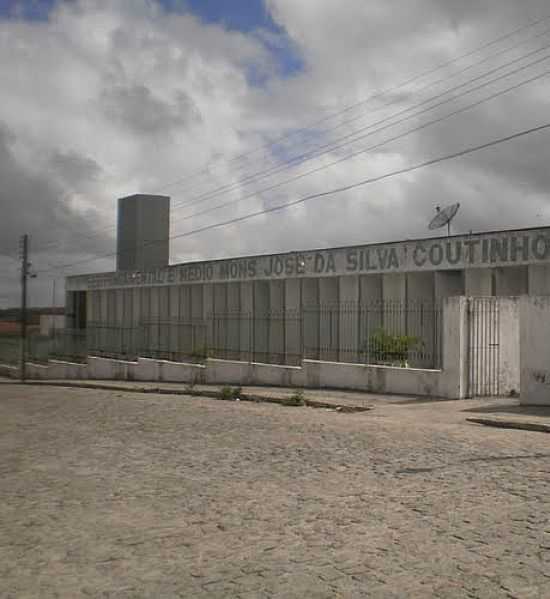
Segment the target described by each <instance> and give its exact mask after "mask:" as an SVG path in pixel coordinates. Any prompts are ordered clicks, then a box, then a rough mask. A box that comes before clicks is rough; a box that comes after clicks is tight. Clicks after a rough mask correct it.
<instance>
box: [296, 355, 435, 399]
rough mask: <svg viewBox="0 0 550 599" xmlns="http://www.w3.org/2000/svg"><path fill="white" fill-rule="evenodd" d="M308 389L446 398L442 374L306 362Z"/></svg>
mask: <svg viewBox="0 0 550 599" xmlns="http://www.w3.org/2000/svg"><path fill="white" fill-rule="evenodd" d="M303 365H304V369H305V378H306V385H305V386H307V387H313V388H323V387H334V388H337V389H354V390H361V391H369V392H372V393H389V394H398V395H422V396H432V397H446V395H445V393H446V389H445V388H444V386H443V385H442V384H441V381H442V379H443V378H444V377H445V375H444V373H443V371H441V370H420V369H416V368H395V367H392V366H371V365H366V364H342V363H341V362H320V361H314V360H304V362H303Z"/></svg>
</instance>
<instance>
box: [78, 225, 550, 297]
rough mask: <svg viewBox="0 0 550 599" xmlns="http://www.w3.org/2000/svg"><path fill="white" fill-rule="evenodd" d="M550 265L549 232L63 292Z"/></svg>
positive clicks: (237, 262)
mask: <svg viewBox="0 0 550 599" xmlns="http://www.w3.org/2000/svg"><path fill="white" fill-rule="evenodd" d="M541 262H550V227H546V228H541V229H533V230H528V231H510V232H502V233H494V234H486V235H464V236H457V237H451V238H449V239H445V238H440V239H426V240H418V241H404V242H399V243H387V244H376V245H365V246H360V247H351V248H341V249H330V250H320V251H312V252H292V253H285V254H275V255H271V256H257V257H246V258H238V259H234V260H213V261H206V262H194V263H190V264H179V265H175V266H171V267H167V268H164V269H160V270H156V271H153V272H144V273H141V272H114V273H106V274H98V275H87V276H86V275H82V276H75V277H69V278H68V279H67V289H98V288H107V287H124V286H130V287H134V286H141V285H144V286H151V285H179V284H182V283H204V282H223V281H246V280H258V279H276V278H291V277H317V276H321V277H322V276H339V275H351V274H369V273H384V272H406V271H410V272H415V271H430V270H432V271H433V270H446V269H461V268H470V267H491V266H501V265H502V266H506V265H510V266H512V265H515V264H536V263H541Z"/></svg>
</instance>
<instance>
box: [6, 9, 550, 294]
mask: <svg viewBox="0 0 550 599" xmlns="http://www.w3.org/2000/svg"><path fill="white" fill-rule="evenodd" d="M266 7H267V9H268V10H269V11H270V12H271V14H272V15H273V17H274V19H275V20H276V21H277V22H278V23H279V24H280V25H281V27H282V28H283V29H284V30H285V31H286V33H287V34H288V36H289V37H290V39H291V43H290V47H293V48H295V49H296V51H298V52H300V54H301V56H302V58H303V60H304V62H305V68H304V70H303V72H300V73H295V74H294V75H293V76H292V77H290V78H284V77H281V76H280V75H279V71H278V70H277V68H275V66H274V62H273V61H272V59H271V57H270V54H269V46H270V45H271V46H273V45H275V44H276V40H273V39H272V38H271V37H270V35H269V34H267V33H266V32H261V31H259V32H251V33H250V34H241V33H237V32H234V31H232V32H229V31H226V30H224V29H223V27H221V26H217V25H205V24H204V23H201V22H200V21H199V20H198V19H196V18H195V17H193V16H192V15H189V14H181V15H167V14H165V13H164V12H163V11H162V10H161V9H160V8H158V7H155V5H154V4H153V3H149V2H146V1H145V0H132V1H130V0H125V1H123V2H116V3H113V2H107V0H79V1H76V2H73V3H70V4H69V3H63V4H62V5H61V4H60V5H59V8H58V9H57V10H56V11H55V12H54V13H53V14H52V15H51V17H50V20H49V22H45V23H35V24H32V25H31V24H25V23H17V22H14V21H6V22H2V21H0V34H1V35H0V68H1V69H2V73H3V77H4V80H5V82H6V85H5V87H4V88H3V102H2V104H1V105H0V120H2V121H4V122H5V123H7V126H8V127H9V130H10V131H11V134H8V132H7V130H6V128H4V129H3V130H2V131H1V132H0V175H1V176H2V181H3V185H2V189H0V194H1V195H0V200H1V202H2V204H1V205H2V207H3V208H4V213H5V214H3V218H2V220H1V221H0V233H1V234H2V238H3V243H2V244H1V245H2V247H4V246H5V245H6V244H7V245H9V246H10V247H15V246H16V244H17V237H18V236H19V234H20V233H22V232H24V231H29V232H31V233H32V234H33V243H34V244H35V247H37V248H38V247H39V246H40V245H45V244H48V243H50V244H51V243H52V242H55V243H57V244H59V246H60V248H58V249H55V250H54V249H49V250H44V251H43V252H40V253H39V254H38V255H37V261H38V262H39V263H40V262H41V263H43V264H47V263H48V262H55V263H71V262H78V261H80V260H83V259H87V258H91V257H94V256H103V255H105V254H109V253H111V252H112V251H113V249H114V244H113V231H112V228H111V229H110V228H109V227H112V224H113V222H114V218H115V199H116V198H117V197H120V196H122V195H126V194H129V193H135V192H142V191H151V192H155V191H160V190H162V191H163V192H164V193H168V194H171V195H172V197H173V205H174V206H176V208H175V209H174V211H173V216H172V218H173V226H172V233H173V234H174V235H178V234H181V233H183V232H185V231H189V230H191V229H193V228H195V227H199V226H202V225H205V224H209V223H212V222H215V221H218V220H224V219H229V218H232V217H234V216H237V215H243V214H246V213H248V212H250V211H254V210H258V209H260V208H261V207H262V206H271V205H273V204H277V203H282V202H285V201H288V200H290V199H293V198H297V197H300V196H304V195H307V194H309V193H315V192H319V191H323V190H326V189H331V188H334V187H338V186H340V185H345V184H346V183H350V182H354V181H358V180H361V179H364V178H366V177H369V176H374V175H377V174H381V173H384V172H388V171H390V170H393V169H397V168H401V167H403V166H406V165H408V164H413V163H416V162H419V161H421V160H424V159H427V158H431V157H434V156H438V155H442V154H446V153H448V152H452V151H455V150H458V149H461V148H463V147H466V146H469V145H475V144H476V143H482V142H484V141H487V140H489V139H492V138H496V137H499V136H502V135H507V134H509V133H512V132H514V131H518V130H520V129H522V128H528V127H531V126H534V125H536V124H539V123H540V122H543V121H544V120H547V119H548V90H549V80H548V79H545V80H541V81H540V82H538V83H534V84H531V85H529V86H526V87H524V88H521V89H518V90H516V91H514V92H512V93H510V94H507V95H504V96H501V97H500V98H495V99H494V100H491V101H490V102H487V103H485V104H482V105H480V106H478V107H476V108H474V109H472V110H469V111H467V112H464V113H462V114H460V115H457V116H455V117H452V118H449V119H447V120H445V121H444V122H442V123H439V124H437V125H433V126H431V127H428V128H425V129H423V130H422V131H419V132H417V133H415V134H413V135H409V136H407V137H403V138H402V139H400V140H398V141H394V142H392V143H390V144H387V145H384V146H382V147H380V148H379V149H377V150H375V151H372V152H369V153H367V154H363V155H360V156H358V157H356V158H354V159H353V160H347V161H345V162H342V163H340V164H338V165H334V166H332V167H330V168H326V169H323V170H320V171H319V172H317V173H316V174H315V175H311V176H309V177H304V178H301V179H299V180H297V181H295V182H293V183H291V184H288V185H285V186H283V187H280V188H279V189H274V190H271V191H263V192H261V193H260V191H261V190H262V189H263V188H264V187H267V186H269V185H272V184H276V183H280V182H282V181H283V179H286V178H287V177H290V176H293V175H299V174H300V173H303V172H305V171H306V170H309V169H312V168H316V167H322V166H326V165H327V164H328V163H330V162H332V161H334V160H336V159H338V158H340V157H345V156H346V155H348V154H349V153H350V152H351V151H356V150H359V149H361V148H366V147H369V146H371V145H374V144H377V143H381V142H384V141H385V140H386V139H387V138H388V137H390V136H393V135H398V134H399V133H403V132H405V131H406V130H407V129H409V128H411V127H414V126H416V125H420V124H422V123H424V122H426V120H427V119H430V118H434V117H435V116H438V115H439V116H444V115H445V114H447V112H450V111H452V110H453V109H455V108H457V107H460V106H464V105H465V104H466V103H467V102H470V101H475V100H476V99H480V98H482V97H483V96H484V94H489V93H491V92H494V91H497V90H498V89H501V87H504V86H505V84H506V82H502V83H500V84H494V85H493V86H492V87H490V88H487V90H486V91H485V92H483V91H479V92H476V94H473V95H472V96H470V97H465V98H463V99H459V100H457V101H456V102H455V103H453V104H449V105H448V106H445V107H443V106H442V107H440V108H438V109H437V110H436V111H434V113H433V114H432V113H427V114H426V115H423V116H418V117H415V118H411V119H410V121H407V122H406V123H403V124H401V125H397V126H395V127H392V128H388V129H387V130H384V131H380V132H379V133H377V134H374V135H370V136H369V137H366V138H364V139H362V140H359V141H357V142H355V143H352V144H350V145H349V146H346V147H344V148H341V149H339V150H338V151H333V152H328V153H327V154H326V155H324V156H321V157H319V158H316V159H315V160H312V161H310V162H308V163H307V164H304V165H303V166H296V167H294V168H293V169H292V170H289V171H281V172H279V173H278V174H274V175H273V176H266V177H265V178H264V179H263V180H262V181H257V182H254V183H253V184H251V183H249V184H246V183H243V182H242V181H240V179H242V178H243V177H249V176H251V175H253V174H254V173H256V172H258V171H260V170H265V169H267V168H269V167H270V166H274V165H275V166H276V165H279V164H281V161H283V160H285V159H289V158H292V157H294V156H297V155H299V154H300V153H301V152H303V151H304V150H306V149H308V148H309V149H312V148H313V147H314V145H315V144H320V143H329V142H334V141H336V140H337V139H338V138H339V137H340V136H341V135H345V134H348V133H353V132H354V131H356V130H357V129H358V128H359V127H367V126H368V125H369V123H372V122H374V121H377V120H379V119H382V118H387V117H390V116H391V115H392V114H393V113H394V112H396V111H398V110H401V109H403V108H405V107H406V106H407V105H408V104H409V103H411V102H418V101H421V100H422V99H424V98H428V97H430V95H433V94H437V93H440V92H441V91H442V90H443V89H445V88H446V86H448V85H453V84H456V83H459V82H463V81H466V80H467V79H468V78H469V77H474V76H475V75H478V74H482V73H484V72H485V71H486V70H488V69H489V68H492V67H494V66H497V65H498V64H501V63H502V62H504V61H506V60H510V59H511V58H513V57H516V56H519V55H521V53H522V52H527V51H529V50H531V49H534V48H536V47H539V46H542V45H543V44H547V43H550V35H549V36H547V37H541V38H539V39H538V40H532V41H528V37H529V36H531V35H533V34H535V33H536V32H542V31H543V30H544V28H545V27H550V21H548V22H547V23H546V24H541V25H539V26H538V27H534V28H532V29H526V30H525V31H523V32H520V33H518V34H517V35H516V36H513V37H511V38H510V39H509V40H506V41H503V42H502V43H500V44H496V45H494V46H492V47H491V48H490V49H486V50H483V51H481V52H479V53H478V54H475V55H472V56H471V57H469V58H467V59H465V60H463V61H462V62H460V63H459V64H458V65H455V66H453V67H448V68H446V69H444V70H442V71H440V72H438V73H436V74H434V75H433V76H429V77H426V78H424V79H422V80H420V81H419V82H416V83H411V84H409V85H407V86H405V87H402V88H400V89H393V91H392V93H391V94H388V95H386V96H384V97H383V98H378V99H377V100H376V101H374V102H372V103H369V104H363V105H361V106H360V107H358V108H356V109H354V110H351V111H347V112H346V113H344V115H343V116H341V117H339V118H335V119H334V120H329V121H326V122H325V123H323V124H320V125H318V126H317V127H316V129H315V132H314V133H307V132H306V133H304V132H301V133H300V134H299V135H296V136H295V137H293V138H291V139H290V140H287V141H286V142H285V143H280V144H279V145H278V148H277V149H275V150H262V151H257V148H258V146H259V145H261V143H262V141H264V140H273V139H277V138H278V137H280V136H281V135H282V134H284V133H285V132H289V131H298V130H300V129H302V128H303V127H304V126H306V125H307V124H308V123H311V122H314V121H316V120H318V119H320V118H321V117H323V116H327V115H329V114H330V113H331V112H332V111H337V110H341V109H343V108H344V107H346V106H348V105H351V104H353V103H355V102H358V101H359V100H361V99H364V98H367V97H369V96H370V95H371V94H373V93H375V92H377V91H378V90H380V89H386V88H394V87H395V85H396V84H397V83H399V82H400V81H404V80H407V79H409V78H411V77H412V76H413V75H414V74H415V73H420V72H422V71H425V70H428V69H430V68H433V67H434V66H435V65H438V64H441V63H444V62H445V61H448V60H450V59H452V58H453V57H455V56H458V55H461V54H463V53H465V52H468V51H469V50H471V49H472V48H475V47H476V46H479V45H481V44H484V43H487V42H488V41H489V40H491V39H493V38H496V37H497V36H499V35H502V34H503V33H505V32H507V31H511V30H513V29H515V28H517V27H519V26H520V25H522V24H525V23H527V22H528V21H529V20H530V19H536V18H539V17H541V16H543V15H544V14H545V12H546V11H547V10H548V7H547V0H527V1H524V2H517V1H516V0H481V1H479V0H465V1H461V2H457V1H456V0H418V1H417V2H407V1H405V0H388V1H387V2H380V1H379V0H347V1H346V10H342V7H341V5H340V4H339V3H335V2H333V1H332V0H300V2H296V0H266ZM521 40H525V41H526V43H525V45H524V46H521V47H518V48H517V49H516V50H514V51H513V52H511V53H510V54H509V55H508V54H507V55H502V56H501V57H495V58H494V60H491V61H487V62H486V63H484V64H483V65H480V66H479V67H472V69H471V70H470V71H468V72H467V73H464V74H463V75H455V76H453V73H454V72H455V71H456V70H458V69H459V68H461V67H464V66H467V65H469V64H472V65H475V63H476V61H478V60H479V59H480V58H482V57H486V56H487V55H488V53H489V52H490V51H496V50H498V49H501V48H504V47H506V46H507V45H512V44H515V43H517V42H519V41H521ZM541 55H542V54H541ZM29 57H35V58H33V60H30V59H29ZM549 65H550V61H549V62H548V64H547V65H546V66H544V65H542V64H541V65H540V66H537V67H533V68H532V69H531V71H529V72H530V73H538V72H542V71H543V70H544V69H545V68H550V66H549ZM251 68H252V70H254V71H255V72H257V73H260V74H261V75H262V78H263V79H265V81H263V84H262V85H254V84H253V83H254V82H251V81H250V80H249V79H247V75H249V74H250V72H251ZM523 76H525V77H526V76H528V72H527V71H526V72H525V73H522V74H521V77H523ZM442 77H448V82H447V83H441V84H439V85H434V86H433V87H430V88H427V89H425V90H424V91H422V92H419V91H418V89H419V87H420V86H423V85H425V84H427V83H429V82H430V81H435V80H436V79H439V78H442ZM519 78H520V75H517V76H515V77H512V78H511V79H510V81H511V82H514V81H517V80H519ZM37 86H39V88H40V90H41V94H40V97H38V95H37V94H36V89H37ZM499 86H500V87H499ZM388 103H391V106H389V105H388ZM350 117H357V119H356V120H354V121H353V122H352V123H349V124H347V125H345V126H341V127H339V128H336V129H334V130H329V129H328V127H329V125H331V124H332V125H334V126H336V125H341V124H342V121H343V120H345V119H348V118H350ZM548 147H549V144H548V135H547V134H540V135H533V136H531V137H529V138H525V139H523V140H518V141H517V142H513V143H511V144H509V145H506V146H501V147H499V148H493V149H491V150H487V151H485V152H480V153H477V154H474V155H471V156H468V157H464V158H462V159H459V160H456V161H453V162H448V163H445V164H441V165H438V166H434V167H430V168H427V169H425V170H422V171H417V172H415V173H411V174H409V175H403V176H400V177H396V178H394V179H389V180H387V181H385V182H383V183H378V184H375V185H372V186H368V187H364V188H359V189H356V190H353V191H350V192H347V193H345V194H341V195H338V196H334V197H330V198H326V199H324V200H321V201H315V202H311V203H310V204H306V205H304V206H301V207H299V208H294V209H292V210H289V211H288V212H282V213H279V214H278V215H274V216H271V217H262V218H258V219H254V220H251V221H250V222H248V223H243V224H242V225H238V226H231V227H227V228H224V229H216V230H213V231H210V232H208V233H205V234H201V235H197V236H192V237H188V238H182V239H178V240H174V242H173V243H172V251H173V255H174V256H178V257H179V258H180V259H190V258H194V259H197V258H207V257H221V256H230V255H233V256H234V255H239V254H246V253H260V252H272V251H282V250H289V249H297V248H312V247H320V246H329V245H344V244H348V243H359V242H369V241H382V240H390V239H395V238H406V237H414V236H420V235H428V234H429V232H428V231H427V228H426V224H427V222H428V220H429V218H430V217H431V215H432V213H433V210H434V206H435V205H437V204H440V205H442V204H446V203H451V202H455V201H459V202H461V204H462V208H461V211H460V213H459V215H458V217H457V219H456V228H457V230H460V231H468V230H470V229H473V230H480V229H494V228H498V227H511V226H529V225H541V224H544V223H545V222H547V220H545V219H546V217H547V216H548V215H550V203H549V202H548V194H547V190H548V189H549V186H550V175H549V170H548V163H549V159H550V155H549V150H548ZM239 154H245V155H246V157H245V158H244V159H242V160H239V161H228V160H227V159H224V158H223V157H224V156H226V157H227V156H229V157H231V156H235V155H239ZM213 158H216V161H215V162H214V163H213V164H210V167H209V168H208V169H207V170H203V167H204V165H205V164H207V163H211V161H212V159H213ZM197 172H201V173H207V174H206V175H204V174H201V175H196V174H195V173H197ZM175 180H181V183H180V184H178V185H174V186H171V187H169V188H165V187H164V186H165V185H166V184H167V183H169V182H173V181H175ZM219 187H222V188H223V189H224V191H223V192H222V193H220V194H219V196H218V197H217V198H213V199H211V200H209V201H204V202H202V201H201V202H197V203H196V204H194V205H193V206H192V207H189V206H188V207H186V208H178V207H177V205H178V204H184V203H186V202H190V201H193V200H197V198H199V197H201V196H203V198H204V194H208V193H210V192H212V191H213V190H216V189H217V188H219ZM254 190H256V191H257V192H258V195H257V196H256V197H254V198H250V199H246V200H244V201H243V202H241V203H239V204H236V205H233V206H231V207H228V208H226V209H224V210H220V211H217V212H212V213H211V214H209V215H207V216H206V215H205V216H202V217H195V218H193V219H190V220H185V221H183V220H181V217H182V216H184V215H189V214H191V213H192V212H194V211H195V210H200V209H203V208H206V207H209V206H213V205H216V204H218V203H221V202H225V201H230V200H232V199H239V198H243V197H244V196H245V195H249V194H250V192H251V191H254ZM60 198H61V199H60ZM178 219H179V220H178ZM87 236H92V239H88V238H87ZM14 244H15V246H14ZM112 265H113V260H112V258H103V259H102V260H98V261H94V262H88V263H85V264H83V265H81V266H76V267H75V268H74V269H72V270H70V271H69V272H87V271H94V270H103V269H109V268H112ZM1 266H2V265H1V264H0V267H1ZM6 268H7V263H6ZM6 280H7V279H6ZM10 281H11V279H10ZM6 285H8V283H6ZM8 286H10V289H11V288H12V287H13V282H11V283H9V285H8ZM40 293H41V292H40V290H39V289H37V297H38V298H39V297H40ZM43 293H44V294H45V296H44V297H48V294H47V291H46V290H43ZM14 297H15V296H14ZM37 301H38V300H37Z"/></svg>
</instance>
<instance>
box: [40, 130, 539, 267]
mask: <svg viewBox="0 0 550 599" xmlns="http://www.w3.org/2000/svg"><path fill="white" fill-rule="evenodd" d="M547 129H550V122H549V123H544V124H542V125H538V126H537V127H531V128H529V129H524V130H522V131H518V132H516V133H513V134H511V135H507V136H505V137H500V138H497V139H493V140H491V141H488V142H485V143H483V144H479V145H475V146H469V147H467V148H464V149H462V150H459V151H457V152H452V153H449V154H444V155H443V156H438V157H436V158H431V159H429V160H425V161H422V162H419V163H417V164H413V165H410V166H408V167H404V168H401V169H398V170H394V171H390V172H388V173H385V174H383V175H377V176H375V177H369V178H367V179H363V180H361V181H357V182H355V183H351V184H349V185H344V186H342V187H336V188H333V189H330V190H327V191H323V192H318V193H314V194H310V195H307V196H304V197H301V198H298V199H296V200H293V201H291V202H286V203H284V204H279V205H277V206H272V207H270V208H264V209H263V210H258V211H256V212H251V213H249V214H246V215H243V216H239V217H235V218H232V219H229V220H225V221H221V222H217V223H213V224H210V225H206V226H204V227H201V228H198V229H193V230H191V231H186V232H184V233H180V234H178V235H173V236H171V237H170V238H169V239H170V240H174V239H181V238H183V237H190V236H191V235H197V234H199V233H203V232H205V231H211V230H213V229H218V228H221V227H226V226H229V225H233V224H236V223H241V222H244V221H246V220H250V219H252V218H256V217H258V216H261V215H264V214H273V213H275V212H280V211H282V210H286V209H288V208H291V207H293V206H297V205H299V204H303V203H305V202H309V201H311V200H317V199H321V198H324V197H328V196H332V195H336V194H340V193H344V192H346V191H350V190H352V189H356V188H358V187H363V186H366V185H371V184H373V183H377V182H380V181H384V180H386V179H390V178H392V177H396V176H399V175H404V174H408V173H412V172H414V171H417V170H420V169H423V168H426V167H428V166H433V165H435V164H440V163H442V162H446V161H448V160H454V159H456V158H460V157H463V156H467V155H468V154H473V153H474V152H479V151H481V150H485V149H487V148H491V147H494V146H497V145H500V144H503V143H507V142H510V141H513V140H515V139H519V138H521V137H525V136H527V135H531V134H533V133H538V132H541V131H544V130H547ZM160 241H165V240H156V241H151V242H147V243H144V244H142V246H141V247H142V248H143V247H147V246H150V245H154V244H157V243H160ZM115 255H116V253H111V254H105V255H104V256H97V257H94V258H90V259H86V260H81V261H78V262H74V263H72V264H66V265H63V266H60V267H59V268H62V269H66V268H71V267H73V266H77V265H81V264H87V263H89V262H94V261H96V260H100V259H104V258H110V257H112V256H115ZM39 272H42V273H44V272H49V271H39Z"/></svg>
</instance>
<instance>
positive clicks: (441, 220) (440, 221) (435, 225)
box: [428, 202, 460, 235]
mask: <svg viewBox="0 0 550 599" xmlns="http://www.w3.org/2000/svg"><path fill="white" fill-rule="evenodd" d="M459 208H460V204H459V203H458V202H457V203H456V204H451V205H450V206H447V207H446V208H443V210H442V209H441V208H440V207H439V206H436V207H435V212H436V215H435V216H434V217H433V218H432V220H431V221H430V224H429V225H428V229H430V230H433V229H439V228H441V227H444V226H445V225H447V235H450V234H451V221H452V220H453V218H454V217H455V216H456V213H457V212H458V209H459Z"/></svg>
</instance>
